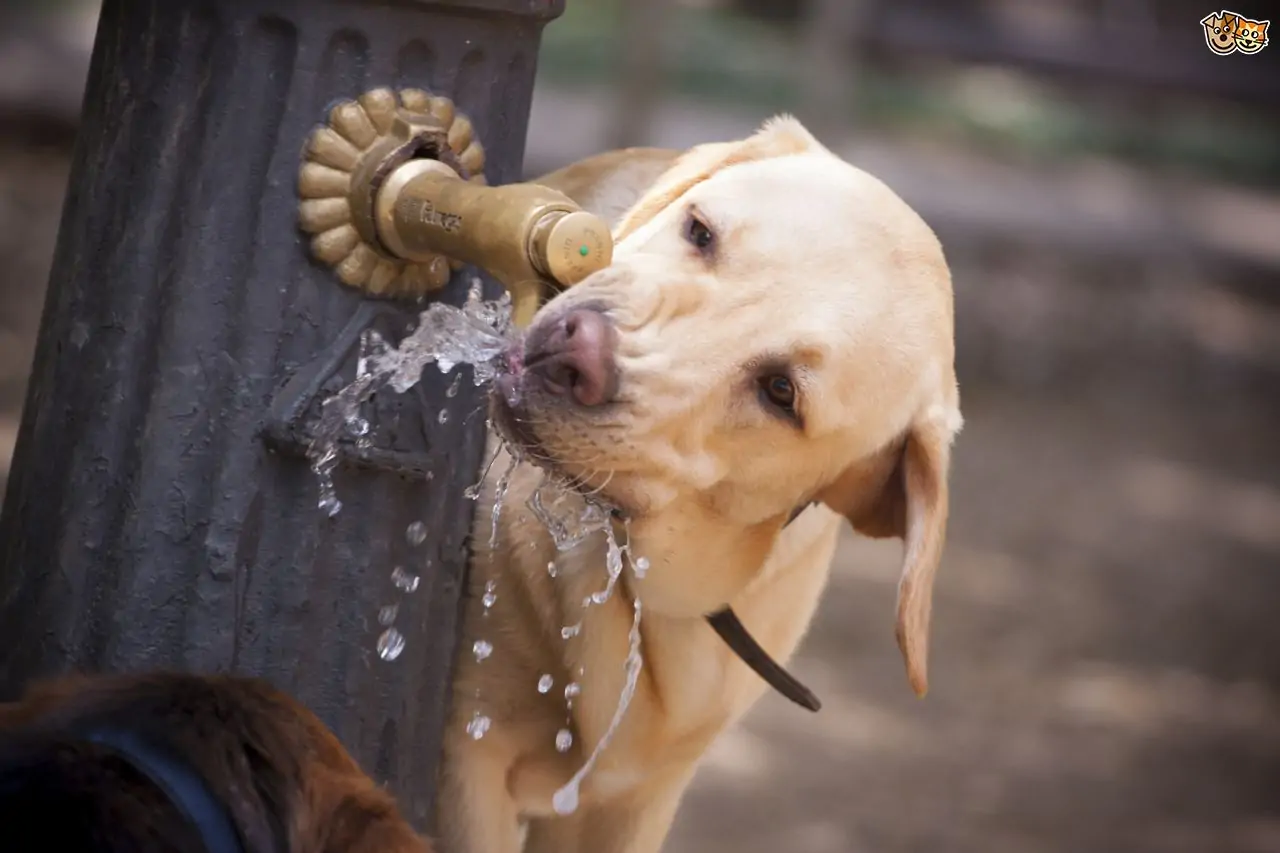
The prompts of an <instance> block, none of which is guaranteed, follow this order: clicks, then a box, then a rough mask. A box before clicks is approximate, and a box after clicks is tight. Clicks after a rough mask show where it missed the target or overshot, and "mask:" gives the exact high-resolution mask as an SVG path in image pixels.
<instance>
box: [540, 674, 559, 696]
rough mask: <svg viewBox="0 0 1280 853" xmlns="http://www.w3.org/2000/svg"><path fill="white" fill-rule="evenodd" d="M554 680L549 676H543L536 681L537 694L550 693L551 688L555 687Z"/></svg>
mask: <svg viewBox="0 0 1280 853" xmlns="http://www.w3.org/2000/svg"><path fill="white" fill-rule="evenodd" d="M555 683H556V680H555V679H554V678H552V677H551V675H550V674H547V675H544V676H542V677H541V678H539V679H538V692H539V693H550V692H551V688H552V687H554V686H555Z"/></svg>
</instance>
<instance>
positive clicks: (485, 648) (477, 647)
mask: <svg viewBox="0 0 1280 853" xmlns="http://www.w3.org/2000/svg"><path fill="white" fill-rule="evenodd" d="M471 653H472V654H474V655H475V656H476V661H477V662H479V661H482V660H484V659H485V658H487V657H488V656H489V655H491V654H493V643H490V642H489V641H488V640H476V641H475V642H474V643H472V644H471Z"/></svg>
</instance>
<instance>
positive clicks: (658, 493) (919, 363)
mask: <svg viewBox="0 0 1280 853" xmlns="http://www.w3.org/2000/svg"><path fill="white" fill-rule="evenodd" d="M545 182H546V183H548V184H551V185H553V186H559V187H562V188H564V190H565V191H566V192H568V193H570V194H571V195H574V196H576V197H577V198H578V199H580V200H581V201H583V203H584V204H585V205H586V206H587V207H588V208H590V209H593V210H598V211H601V212H603V213H605V214H606V215H607V214H609V213H617V212H620V211H621V215H620V216H619V218H618V219H617V221H616V225H615V233H614V236H615V240H616V249H615V253H614V262H613V264H612V265H611V266H610V267H609V268H607V269H605V270H603V271H601V272H599V273H597V274H595V275H593V276H592V277H590V278H589V279H587V280H586V281H584V282H582V283H581V284H579V285H578V286H576V287H574V288H572V289H570V290H568V291H567V292H565V293H562V294H560V295H558V296H557V297H556V298H554V299H552V300H551V301H550V302H549V303H548V304H547V305H545V306H544V307H543V308H542V309H541V311H540V312H539V313H538V315H537V316H536V318H535V320H534V322H533V323H532V325H531V326H530V328H529V330H528V333H527V335H526V338H525V340H524V342H523V344H522V345H521V346H519V347H517V348H513V350H512V352H511V353H509V354H508V357H507V365H506V367H507V372H506V374H505V375H503V376H502V377H501V378H500V379H499V380H498V383H497V390H496V392H495V394H494V401H493V411H494V417H495V420H496V421H497V422H498V423H499V424H500V425H501V426H502V428H503V432H504V433H505V434H507V435H508V436H509V437H513V438H514V440H515V443H516V445H517V453H518V454H519V455H521V456H522V458H523V459H524V460H532V462H530V461H523V462H521V463H520V464H519V465H518V466H517V467H516V468H515V469H514V472H513V474H512V476H511V477H510V480H509V490H508V491H507V492H506V495H505V500H504V501H503V505H504V508H503V510H502V512H501V515H500V518H499V523H498V525H497V532H496V539H495V543H494V545H493V547H488V543H489V542H490V528H489V525H490V507H491V506H492V503H493V501H494V500H495V492H497V491H499V489H498V487H497V485H496V482H497V480H498V479H499V477H498V474H499V473H500V472H501V471H502V470H503V469H504V468H505V467H506V460H505V459H499V461H498V463H497V464H496V465H495V466H494V467H493V472H494V473H493V474H492V475H491V476H489V477H487V478H486V487H485V493H484V495H483V497H482V500H481V511H480V513H479V515H478V518H479V521H478V524H477V530H476V533H475V541H476V547H477V556H476V558H475V562H474V564H473V566H472V579H471V584H472V595H471V596H470V599H469V603H468V610H467V613H466V617H465V624H466V628H465V631H466V633H465V637H466V640H465V646H464V652H463V653H462V654H461V655H460V658H459V663H458V670H457V674H456V678H455V683H454V711H453V719H452V721H451V723H450V728H449V731H448V733H447V735H446V746H445V761H444V766H443V778H442V794H441V805H440V815H439V828H440V832H441V835H442V843H443V845H444V849H445V850H446V851H447V853H515V851H519V850H522V849H523V850H528V851H533V853H651V851H657V850H659V848H660V847H661V846H662V843H663V840H664V838H665V837H666V835H667V832H668V830H669V828H670V825H671V822H672V819H673V817H674V815H675V812H676V808H677V805H678V803H679V801H680V798H681V795H682V793H683V792H684V790H685V788H686V786H687V785H688V783H689V781H690V779H691V777H692V776H693V774H694V771H695V769H696V768H697V765H698V762H699V759H700V758H701V757H702V755H703V754H704V753H705V752H706V750H707V748H708V747H709V746H710V744H711V743H712V741H713V740H714V739H715V738H716V736H717V735H718V734H720V733H721V732H723V731H724V730H725V729H726V728H727V727H728V726H730V725H732V724H733V723H734V722H735V721H736V720H738V719H739V718H740V717H741V716H742V715H743V714H744V713H745V712H746V711H747V710H748V709H749V708H750V707H751V705H752V703H753V702H755V701H756V699H757V698H759V696H760V695H761V694H762V693H763V691H764V690H765V687H766V685H765V682H764V681H763V680H761V678H760V677H759V676H757V674H756V673H754V672H752V671H751V669H750V668H748V666H746V665H745V664H744V663H743V661H742V660H740V659H739V658H738V657H736V656H735V655H734V653H733V652H732V651H731V650H730V648H729V647H728V645H726V644H725V643H724V642H723V641H722V640H721V638H720V637H718V636H717V634H716V631H715V630H713V628H712V627H711V626H710V625H709V624H708V622H707V620H706V618H704V617H706V616H707V614H712V613H716V612H719V611H722V610H723V609H724V608H725V607H726V606H729V607H731V608H732V610H733V612H734V613H735V614H736V615H737V617H738V618H739V619H740V620H741V623H742V624H744V625H745V626H746V627H747V629H748V630H749V631H750V632H751V633H752V634H753V635H754V636H755V637H756V639H757V640H758V642H759V644H760V645H761V646H762V647H763V648H764V649H765V650H766V651H767V652H768V653H769V654H770V655H772V657H774V658H775V659H778V660H782V661H785V660H786V659H787V658H789V657H790V656H791V654H792V653H793V652H794V651H795V649H796V646H797V645H798V644H799V642H800V640H801V638H802V637H803V635H804V633H805V631H806V629H807V627H808V625H809V622H810V620H811V618H812V617H813V614H814V611H815V608H816V606H817V603H818V599H819V595H820V593H821V591H822V589H823V586H824V584H825V583H826V581H827V576H828V573H829V569H830V563H831V558H832V554H833V550H834V548H835V545H836V538H837V534H838V533H839V532H840V528H841V524H842V523H844V522H846V521H847V522H848V523H850V524H852V525H853V527H854V529H855V530H857V531H859V532H860V533H862V534H864V535H868V536H875V537H900V538H901V539H902V540H903V543H904V559H903V565H902V575H901V585H900V588H899V602H898V612H897V639H898V644H899V646H900V647H901V650H902V653H903V655H904V656H905V659H906V669H907V677H908V679H909V681H910V684H911V686H912V687H913V688H914V690H915V691H916V692H917V693H919V694H923V693H924V692H925V689H926V646H927V641H928V631H929V613H930V596H931V590H932V587H933V579H934V573H935V571H936V569H937V567H938V562H939V557H940V555H941V552H942V548H943V539H944V535H945V528H946V521H947V475H948V459H949V454H950V447H951V444H952V440H953V438H954V436H955V435H956V433H957V431H958V430H959V428H960V424H961V417H960V411H959V396H958V391H957V387H956V378H955V371H954V366H953V362H954V342H953V337H954V336H953V316H952V294H951V283H950V276H949V273H948V270H947V265H946V262H945V260H944V259H943V253H942V249H941V248H940V246H939V244H938V241H937V239H936V238H935V237H934V235H933V233H932V232H931V231H930V229H929V228H928V227H927V226H926V225H925V223H924V222H923V221H921V219H920V218H919V216H917V215H916V214H915V213H914V212H913V211H912V210H911V209H910V208H909V207H908V206H907V205H906V204H905V203H904V202H903V201H902V200H901V199H899V198H898V197H897V196H896V195H894V193H893V192H892V191H890V190H889V189H888V188H887V187H886V186H885V185H884V184H882V183H881V182H879V181H878V180H876V179H875V178H873V177H871V176H870V175H867V174H865V173H864V172H861V171H859V170H858V169H856V168H854V167H852V166H850V165H848V164H847V163H845V162H843V161H841V160H840V159H839V158H837V157H836V156H835V155H833V154H832V153H831V152H830V151H828V150H827V149H826V148H824V147H823V146H822V145H821V144H819V143H818V142H817V141H816V140H815V139H814V138H813V137H812V136H811V135H810V134H809V133H808V132H807V131H806V130H805V129H804V128H803V127H802V126H801V125H800V124H799V123H798V122H796V121H795V120H793V119H790V118H779V119H775V120H773V121H770V122H768V123H767V124H765V125H764V127H763V128H762V129H761V130H760V131H759V132H758V133H756V134H755V135H753V136H751V137H750V138H748V139H745V140H742V141H737V142H728V143H717V144H709V145H702V146H698V147H695V148H693V149H691V150H689V151H687V152H684V153H682V154H679V155H676V154H672V153H664V152H660V151H653V150H632V151H626V152H615V153H612V154H607V155H602V156H601V157H600V158H592V160H588V161H584V163H580V164H577V165H575V166H573V167H570V168H569V169H566V170H563V171H562V172H559V173H556V174H554V175H552V176H549V177H548V178H547V179H546V180H545ZM632 202H634V203H632ZM532 463H536V464H532ZM547 469H549V470H551V471H553V472H554V473H555V474H557V475H558V476H560V477H562V478H565V479H568V480H571V481H573V482H574V483H576V484H577V486H578V487H579V488H580V489H581V490H582V491H583V492H584V493H595V494H598V495H599V496H601V497H602V498H603V499H604V500H607V501H608V502H609V504H611V505H612V506H616V507H617V508H618V513H617V515H618V516H619V517H620V518H621V519H625V520H626V521H625V525H626V531H625V532H626V533H628V534H629V541H630V547H631V549H632V556H633V557H641V556H642V557H643V558H645V560H647V566H648V568H647V571H646V572H645V573H644V574H643V576H642V577H637V576H636V575H635V574H633V573H632V572H626V573H624V574H623V576H622V578H621V579H620V580H619V581H618V584H617V588H616V590H614V592H613V594H612V596H611V597H609V598H608V599H607V600H605V601H604V602H603V603H599V604H597V605H595V606H591V607H587V608H585V609H584V607H583V599H584V597H589V596H590V595H592V593H594V592H598V591H599V590H600V589H601V587H602V586H603V585H604V582H605V579H606V572H605V568H604V567H605V561H606V545H605V537H604V536H603V535H597V536H595V537H593V538H591V539H588V540H586V541H584V542H583V543H582V544H580V545H578V546H577V547H576V548H574V549H572V550H569V551H567V552H563V553H560V552H557V550H556V548H555V547H554V546H553V542H552V540H551V537H550V536H549V535H548V533H547V531H546V530H545V528H544V526H543V525H542V524H541V523H540V522H539V521H538V520H537V518H536V517H535V516H534V514H533V513H532V512H531V510H530V509H529V507H528V506H527V502H528V500H529V497H530V494H531V493H532V492H533V491H534V490H535V489H536V488H537V486H538V484H539V483H540V482H541V479H542V477H543V475H544V473H543V472H544V470H547ZM616 527H617V529H618V531H619V532H618V536H619V537H621V536H622V535H623V532H624V531H623V527H624V524H623V522H622V521H618V522H617V524H616ZM549 564H551V565H550V568H549ZM552 572H554V576H553V575H552ZM486 592H487V593H488V594H485V593H486ZM637 598H639V599H640V601H641V602H642V603H643V616H642V618H641V620H640V622H639V625H640V638H641V642H640V648H641V651H642V654H643V668H642V670H641V674H640V678H639V682H638V686H637V689H636V692H635V694H634V698H633V700H632V701H631V704H630V706H629V708H628V709H627V711H626V713H625V716H623V717H622V722H621V725H620V727H619V728H618V729H617V730H616V731H615V732H613V733H612V736H611V738H610V740H609V741H608V744H607V748H605V749H604V750H603V751H602V752H601V754H600V755H599V756H598V761H597V762H596V763H595V764H594V766H593V767H592V768H591V771H590V772H589V773H588V774H587V775H586V776H585V779H584V780H583V782H582V785H581V790H580V801H579V802H578V803H577V808H576V809H575V810H573V811H572V812H571V813H569V814H561V813H560V812H559V811H557V809H556V808H554V807H553V798H554V796H555V793H556V791H557V790H558V789H560V788H561V787H562V786H564V785H565V784H566V783H567V782H569V781H570V779H571V777H573V775H574V773H575V771H577V770H578V769H579V768H580V767H581V766H582V765H583V763H584V761H586V760H587V758H588V756H589V755H590V753H591V752H592V750H593V749H594V748H595V747H596V746H597V745H598V743H599V742H600V740H601V738H602V737H604V736H605V733H606V731H607V730H608V728H609V725H610V722H611V720H612V719H613V717H614V713H615V710H616V708H617V706H618V702H619V695H620V692H621V691H622V688H623V683H624V658H626V656H627V652H628V641H629V633H630V632H631V630H632V625H633V615H634V612H635V611H634V602H635V600H636V599H637ZM579 621H581V629H580V630H579V631H577V632H576V633H574V632H573V631H562V628H563V626H572V625H575V624H577V623H579ZM565 634H568V635H569V636H568V637H567V638H566V637H565V636H564V635H565ZM477 640H480V641H481V643H480V647H479V652H480V653H478V654H473V653H472V649H473V643H474V642H475V641H477ZM486 644H487V645H486ZM488 646H491V647H492V653H491V654H487V656H486V652H488ZM540 682H541V683H540ZM549 685H554V686H553V687H551V688H550V689H547V688H548V687H549ZM568 685H575V686H574V687H571V688H570V690H571V695H570V698H571V699H573V702H572V704H571V707H568V708H567V707H566V706H567V703H566V699H565V693H564V688H565V687H566V686H568ZM579 689H580V692H579V693H577V694H576V695H572V691H576V690H579ZM480 718H483V720H482V721H481V723H479V724H478V723H477V722H476V721H477V720H478V719H480ZM561 730H567V731H568V732H569V734H570V736H571V738H572V742H571V743H568V742H567V739H566V737H565V736H564V734H562V733H561ZM558 733H561V734H560V735H559V738H558ZM558 740H559V743H558V742H557V741H558ZM566 747H567V748H566Z"/></svg>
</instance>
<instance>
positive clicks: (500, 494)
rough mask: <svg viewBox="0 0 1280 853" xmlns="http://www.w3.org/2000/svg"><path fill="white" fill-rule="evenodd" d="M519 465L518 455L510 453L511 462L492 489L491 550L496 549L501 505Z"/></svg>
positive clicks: (505, 498)
mask: <svg viewBox="0 0 1280 853" xmlns="http://www.w3.org/2000/svg"><path fill="white" fill-rule="evenodd" d="M519 465H520V455H519V454H518V453H512V454H511V462H510V463H509V464H508V465H507V470H505V471H503V472H502V476H501V477H499V478H498V485H497V486H496V487H495V488H494V493H493V510H492V515H491V526H490V528H489V547H490V548H491V549H492V548H497V547H498V521H499V520H500V519H501V518H502V505H503V503H505V502H506V500H507V490H508V489H510V488H511V478H512V476H514V475H515V473H516V468H518V467H519Z"/></svg>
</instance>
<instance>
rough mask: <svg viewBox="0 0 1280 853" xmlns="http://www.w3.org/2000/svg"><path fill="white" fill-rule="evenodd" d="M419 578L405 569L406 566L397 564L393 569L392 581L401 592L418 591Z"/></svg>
mask: <svg viewBox="0 0 1280 853" xmlns="http://www.w3.org/2000/svg"><path fill="white" fill-rule="evenodd" d="M418 581H419V578H418V576H417V575H414V574H410V573H409V572H406V571H405V570H404V566H396V567H395V568H394V569H392V570H391V583H392V584H394V585H395V588H396V589H398V590H400V591H401V592H416V591H417V589H418Z"/></svg>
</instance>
